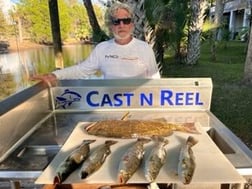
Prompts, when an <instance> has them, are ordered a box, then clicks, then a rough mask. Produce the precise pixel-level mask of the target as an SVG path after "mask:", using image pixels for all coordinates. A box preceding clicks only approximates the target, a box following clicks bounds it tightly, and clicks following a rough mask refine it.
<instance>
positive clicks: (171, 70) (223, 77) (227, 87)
mask: <svg viewBox="0 0 252 189" xmlns="http://www.w3.org/2000/svg"><path fill="white" fill-rule="evenodd" d="M245 48H246V44H245V43H242V42H238V41H232V42H228V43H227V44H226V45H225V44H223V43H219V44H218V45H217V51H216V52H217V61H216V62H215V63H213V62H212V61H211V57H210V45H209V43H208V42H204V43H203V45H202V49H201V58H200V61H199V63H198V64H197V65H194V66H185V65H179V64H175V63H173V60H172V59H170V58H166V64H167V66H166V67H165V71H164V73H165V76H164V77H211V78H212V80H213V96H212V104H211V111H212V112H213V113H214V114H215V115H216V116H217V117H218V118H219V119H220V120H221V121H222V122H223V123H224V124H225V125H226V126H227V127H228V128H230V130H232V131H233V132H234V133H235V134H236V135H237V136H238V137H239V138H240V139H241V140H242V141H243V142H244V143H245V144H247V146H248V147H249V148H250V149H251V150H252V116H251V114H252V87H249V86H243V85H241V80H242V78H243V72H244V63H245V56H246V53H245V52H246V50H245Z"/></svg>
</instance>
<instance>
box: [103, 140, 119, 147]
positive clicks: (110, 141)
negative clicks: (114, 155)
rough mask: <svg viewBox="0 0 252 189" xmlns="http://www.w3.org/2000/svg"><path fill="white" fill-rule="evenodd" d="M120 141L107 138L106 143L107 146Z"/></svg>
mask: <svg viewBox="0 0 252 189" xmlns="http://www.w3.org/2000/svg"><path fill="white" fill-rule="evenodd" d="M117 142H118V141H115V140H106V141H105V145H107V146H112V145H113V144H116V143H117Z"/></svg>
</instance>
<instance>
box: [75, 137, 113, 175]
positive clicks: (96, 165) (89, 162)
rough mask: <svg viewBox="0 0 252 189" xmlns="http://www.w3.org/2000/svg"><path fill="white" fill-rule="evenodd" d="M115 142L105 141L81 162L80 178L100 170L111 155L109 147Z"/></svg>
mask: <svg viewBox="0 0 252 189" xmlns="http://www.w3.org/2000/svg"><path fill="white" fill-rule="evenodd" d="M116 143H117V141H115V140H106V141H105V142H104V144H102V145H100V146H99V147H98V148H96V150H94V151H93V152H92V153H91V154H90V156H89V157H88V158H87V159H86V161H84V162H83V164H82V166H81V169H80V174H79V175H80V178H81V179H85V178H87V177H88V176H90V175H91V174H92V173H94V172H95V171H97V170H98V169H100V167H101V166H102V165H103V163H104V162H105V160H106V158H107V157H108V156H109V155H110V154H111V150H110V146H112V145H114V144H116Z"/></svg>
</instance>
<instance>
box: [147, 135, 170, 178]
mask: <svg viewBox="0 0 252 189" xmlns="http://www.w3.org/2000/svg"><path fill="white" fill-rule="evenodd" d="M151 138H152V140H153V141H154V146H153V148H152V150H151V152H150V154H149V155H148V157H147V159H146V161H145V166H144V176H145V178H146V179H147V181H148V182H150V183H151V182H154V181H155V180H156V178H157V176H158V174H159V171H160V169H161V168H162V166H163V165H164V164H165V162H166V158H167V151H166V148H165V147H166V145H167V144H168V143H169V141H168V140H167V139H165V138H164V137H161V136H152V137H151Z"/></svg>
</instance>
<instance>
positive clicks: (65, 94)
mask: <svg viewBox="0 0 252 189" xmlns="http://www.w3.org/2000/svg"><path fill="white" fill-rule="evenodd" d="M190 81H191V82H190ZM85 82H87V83H86V84H85V85H86V86H85V87H82V86H63V87H57V88H55V90H54V91H55V107H56V108H59V109H75V108H77V109H78V110H80V109H83V110H87V109H88V110H90V109H99V108H103V109H104V108H113V109H122V108H128V109H130V108H148V109H149V108H165V109H181V110H183V109H186V110H188V109H197V110H198V109H207V110H208V109H210V103H211V95H212V82H211V79H208V78H203V79H188V78H185V79H184V80H182V79H160V80H148V82H145V83H144V84H143V83H142V82H141V85H137V83H134V82H133V83H132V84H129V83H130V82H125V83H123V82H118V81H117V82H116V81H111V82H108V81H105V80H104V81H100V82H102V83H99V84H98V83H97V85H96V86H92V85H90V83H88V80H87V81H85ZM93 82H94V81H92V83H93ZM97 82H98V81H97ZM94 84H95V83H94Z"/></svg>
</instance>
